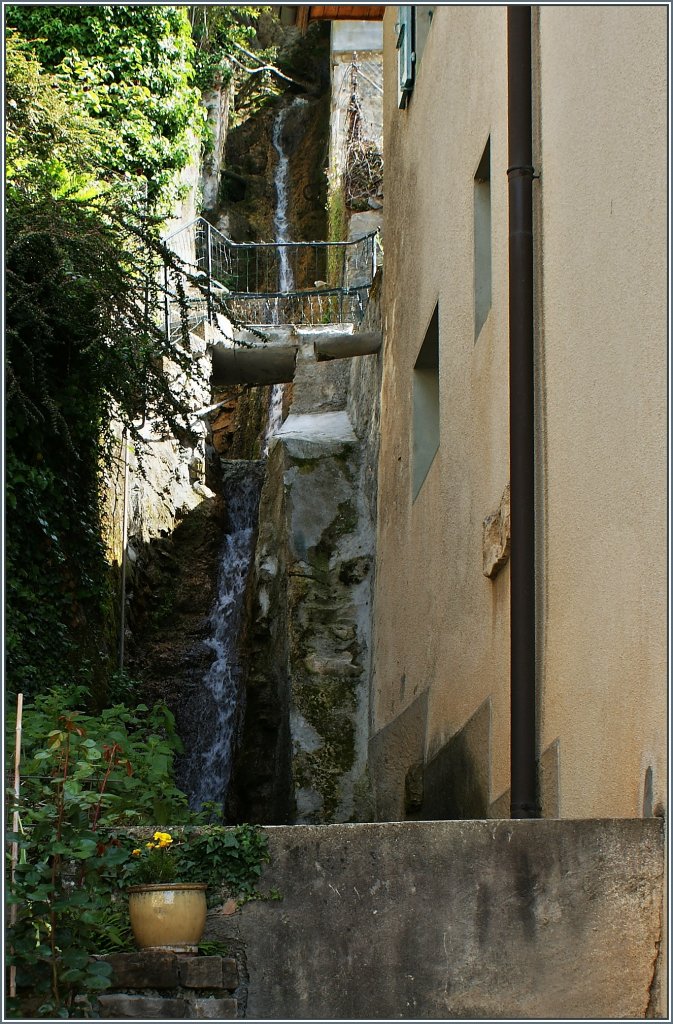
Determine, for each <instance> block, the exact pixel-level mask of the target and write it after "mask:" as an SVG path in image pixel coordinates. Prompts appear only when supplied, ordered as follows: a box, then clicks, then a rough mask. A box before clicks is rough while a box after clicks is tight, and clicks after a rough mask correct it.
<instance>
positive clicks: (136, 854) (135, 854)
mask: <svg viewBox="0 0 673 1024" xmlns="http://www.w3.org/2000/svg"><path fill="white" fill-rule="evenodd" d="M141 852H142V851H141V850H131V853H132V854H133V856H134V857H139V856H140V854H141Z"/></svg>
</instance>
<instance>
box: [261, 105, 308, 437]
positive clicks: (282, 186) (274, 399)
mask: <svg viewBox="0 0 673 1024" xmlns="http://www.w3.org/2000/svg"><path fill="white" fill-rule="evenodd" d="M305 103H306V100H305V99H304V98H303V97H302V96H297V97H296V98H295V99H294V100H293V102H292V104H291V105H290V106H289V107H284V108H283V109H282V110H280V111H279V112H278V114H277V116H276V119H275V121H274V122H273V133H272V136H271V142H272V143H273V148H274V149H275V150H276V153H277V154H278V163H277V164H276V169H275V171H274V176H273V181H274V185H275V188H276V209H275V212H274V217H273V238H274V242H287V241H289V240H290V238H289V235H290V220H289V208H290V202H289V200H290V193H289V181H290V159H289V157H288V155H287V153H286V152H285V148H284V146H283V128H284V127H285V121H286V120H287V116H288V114H289V112H290V110H291V109H292V107H295V106H303V105H304V104H305ZM278 264H279V266H278V291H279V292H291V291H292V289H293V288H294V273H293V271H292V265H291V263H290V258H289V256H288V250H287V248H286V247H285V246H284V245H279V247H278ZM275 301H276V305H275V309H274V311H273V320H274V322H275V323H277V322H278V304H279V302H280V303H282V301H283V300H282V299H280V300H278V299H276V300H275ZM284 389H285V385H283V384H274V385H273V387H272V388H271V398H270V401H269V423H268V426H267V429H266V437H265V445H264V454H265V455H267V454H268V451H269V444H270V441H271V438H272V437H273V436H274V435H275V434H277V433H278V430H279V429H280V426H281V423H282V422H283V391H284Z"/></svg>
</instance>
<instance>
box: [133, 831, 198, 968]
mask: <svg viewBox="0 0 673 1024" xmlns="http://www.w3.org/2000/svg"><path fill="white" fill-rule="evenodd" d="M182 845H183V844H182V843H180V842H175V840H174V839H173V837H172V836H171V834H170V833H169V832H155V833H154V835H153V837H152V840H151V841H150V842H147V843H145V844H144V846H141V847H138V848H137V849H135V850H133V851H132V856H133V858H134V860H133V861H132V866H131V870H130V878H131V880H132V881H133V882H134V883H135V884H133V885H130V886H129V889H128V893H129V917H130V919H131V928H132V930H133V935H134V937H135V940H136V942H137V943H138V946H139V947H140V948H141V949H150V950H172V951H173V952H176V953H195V952H197V950H198V943H199V940H200V939H201V936H202V935H203V929H204V928H205V924H206V909H207V908H206V889H207V883H206V882H195V881H189V880H187V881H178V879H179V878H181V877H183V876H184V872H183V871H181V867H183V865H182V864H181V861H182V859H183V858H182V857H181V847H182Z"/></svg>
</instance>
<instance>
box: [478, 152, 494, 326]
mask: <svg viewBox="0 0 673 1024" xmlns="http://www.w3.org/2000/svg"><path fill="white" fill-rule="evenodd" d="M490 308H491V137H490V136H489V138H488V142H487V143H486V149H485V150H484V153H483V156H482V158H481V160H480V161H479V166H478V168H477V173H476V174H475V176H474V340H475V341H476V340H477V338H478V337H479V332H480V331H481V329H482V327H483V326H484V324H485V322H486V317H487V316H488V313H489V310H490Z"/></svg>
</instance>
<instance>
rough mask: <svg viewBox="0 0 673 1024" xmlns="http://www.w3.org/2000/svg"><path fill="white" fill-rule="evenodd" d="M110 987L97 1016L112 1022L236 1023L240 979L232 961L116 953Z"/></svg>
mask: <svg viewBox="0 0 673 1024" xmlns="http://www.w3.org/2000/svg"><path fill="white" fill-rule="evenodd" d="M101 959H102V960H104V961H106V962H107V963H109V964H110V965H111V966H112V972H113V973H112V987H111V988H109V989H107V990H106V991H105V992H102V993H101V994H100V995H99V996H98V998H97V1001H96V1003H97V1005H96V1007H95V1012H96V1013H97V1016H99V1017H100V1018H102V1019H114V1020H233V1019H235V1018H236V1017H237V1016H238V1010H239V1001H238V999H237V997H236V993H237V990H238V989H239V985H240V976H239V971H238V966H237V964H236V961H235V960H234V959H233V958H232V957H222V956H190V955H185V954H176V953H159V952H157V953H154V952H139V953H115V954H112V955H110V956H105V957H101Z"/></svg>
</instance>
